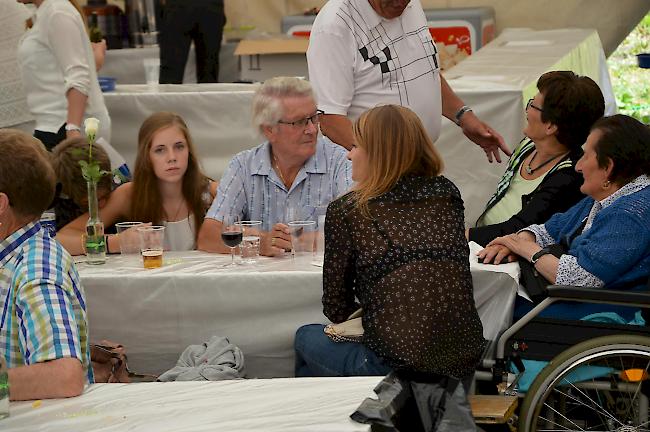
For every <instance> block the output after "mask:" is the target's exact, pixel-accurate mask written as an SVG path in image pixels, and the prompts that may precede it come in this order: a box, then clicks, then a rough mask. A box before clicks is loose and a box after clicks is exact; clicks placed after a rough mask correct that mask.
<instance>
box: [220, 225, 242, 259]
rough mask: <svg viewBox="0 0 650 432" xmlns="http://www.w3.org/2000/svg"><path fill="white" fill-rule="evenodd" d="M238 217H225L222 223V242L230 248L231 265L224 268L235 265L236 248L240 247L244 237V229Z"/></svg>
mask: <svg viewBox="0 0 650 432" xmlns="http://www.w3.org/2000/svg"><path fill="white" fill-rule="evenodd" d="M237 222H239V218H238V217H228V216H226V217H224V218H223V220H222V221H221V241H223V244H225V245H226V246H228V247H229V248H230V263H229V264H225V265H224V266H223V267H230V266H233V265H235V248H236V247H237V246H239V244H240V243H241V242H242V239H243V237H244V234H243V231H242V227H241V225H240V224H238V223H237Z"/></svg>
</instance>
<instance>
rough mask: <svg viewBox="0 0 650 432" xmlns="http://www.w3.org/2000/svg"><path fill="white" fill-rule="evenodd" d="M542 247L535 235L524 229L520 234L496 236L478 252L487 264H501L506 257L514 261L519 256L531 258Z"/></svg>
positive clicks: (509, 260)
mask: <svg viewBox="0 0 650 432" xmlns="http://www.w3.org/2000/svg"><path fill="white" fill-rule="evenodd" d="M540 249H541V247H540V246H539V245H538V244H537V243H536V242H535V236H534V235H533V234H532V233H530V232H528V231H522V232H520V233H519V234H510V235H507V236H503V237H497V238H495V239H494V240H492V241H491V242H490V243H488V245H487V246H486V248H485V249H483V250H482V251H480V252H479V253H478V257H479V259H481V258H482V259H483V263H485V264H490V263H493V264H500V263H501V262H502V261H503V259H504V258H507V261H508V262H513V261H516V260H517V257H518V256H520V257H523V258H525V259H527V260H529V259H530V257H531V256H533V254H534V253H536V252H537V251H539V250H540Z"/></svg>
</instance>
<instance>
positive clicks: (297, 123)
mask: <svg viewBox="0 0 650 432" xmlns="http://www.w3.org/2000/svg"><path fill="white" fill-rule="evenodd" d="M323 114H325V111H323V110H316V114H314V115H311V116H309V117H305V118H301V119H298V120H294V121H292V122H288V121H284V120H278V123H279V124H284V125H289V126H293V127H299V128H301V129H305V128H306V127H307V125H308V124H309V122H311V124H313V125H314V126H318V125H319V124H320V117H321V116H322V115H323Z"/></svg>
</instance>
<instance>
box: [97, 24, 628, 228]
mask: <svg viewBox="0 0 650 432" xmlns="http://www.w3.org/2000/svg"><path fill="white" fill-rule="evenodd" d="M553 69H570V70H573V71H575V72H576V73H578V74H582V75H588V76H590V77H591V78H593V79H594V80H595V81H596V82H598V83H599V84H600V86H601V88H602V90H603V93H604V94H605V101H606V107H607V109H606V112H607V113H608V114H613V113H614V112H615V110H616V108H615V107H616V105H615V100H614V96H613V91H612V88H611V83H610V81H609V73H608V71H607V63H606V60H605V56H604V53H603V49H602V46H601V44H600V40H599V38H598V33H597V32H596V31H595V30H590V29H563V30H546V31H534V30H529V29H506V30H504V31H503V33H502V34H501V35H500V36H499V37H498V38H496V39H495V40H494V41H492V42H490V43H489V44H487V45H485V46H484V47H483V48H482V49H481V50H479V51H478V52H476V53H475V54H472V55H471V56H470V57H468V58H467V59H465V60H464V61H462V62H461V63H459V64H458V65H456V66H454V67H453V68H451V69H449V70H448V71H447V72H446V73H445V77H446V78H447V80H448V81H449V83H450V84H451V86H452V88H454V90H455V91H456V92H457V93H458V94H459V95H460V97H462V98H463V100H464V101H465V102H466V103H467V104H468V105H469V106H471V107H472V108H473V109H474V111H475V112H476V113H477V114H478V115H479V117H480V118H481V119H482V120H484V121H486V122H487V123H488V124H490V125H491V126H492V127H493V128H494V129H495V130H496V131H498V132H499V133H500V134H501V135H503V137H504V139H505V140H506V142H507V144H508V145H509V146H510V147H511V148H513V147H515V146H516V145H517V144H518V143H519V141H520V140H521V138H522V137H523V135H522V129H523V127H524V124H525V116H524V106H525V103H526V101H527V100H528V98H530V97H532V96H533V95H534V94H535V92H536V88H535V83H536V82H537V79H538V78H539V76H540V75H541V74H542V73H544V72H546V71H549V70H553ZM256 88H257V87H256V86H255V85H248V86H246V85H241V86H239V87H236V88H233V87H229V86H228V85H225V84H224V85H222V86H221V87H219V86H217V87H210V86H209V85H208V86H207V87H195V86H189V87H186V86H185V85H179V86H172V87H165V86H162V87H161V91H160V93H150V92H147V91H146V89H145V87H143V86H142V87H141V86H118V89H117V92H115V93H106V94H105V100H106V105H107V107H108V110H109V112H110V115H111V118H112V120H113V130H112V137H113V138H112V139H113V143H112V144H113V146H114V147H115V148H116V149H117V150H118V151H119V152H120V153H122V155H123V156H125V158H126V160H127V162H129V164H131V166H133V162H134V160H135V146H136V144H135V143H136V139H137V135H138V129H139V128H140V124H141V123H142V121H143V120H144V119H145V118H146V117H147V116H148V115H149V114H151V113H153V112H155V111H158V110H171V111H176V112H178V113H179V114H181V115H182V116H183V117H184V118H185V120H186V121H187V122H188V123H189V125H190V129H191V131H192V134H193V137H194V141H195V142H196V144H197V147H198V149H199V155H200V156H201V158H202V160H203V166H204V168H205V171H206V173H207V174H208V175H210V176H211V177H213V178H215V179H219V178H220V177H221V174H223V171H224V169H225V168H226V167H227V161H228V160H229V159H230V158H232V156H233V155H234V154H235V153H236V152H238V151H241V150H244V149H248V148H251V147H253V146H255V145H257V144H259V143H260V142H262V138H261V137H260V136H259V135H258V134H257V132H256V131H254V130H253V129H252V127H251V121H250V103H251V99H252V96H253V92H254V91H255V90H256ZM436 148H437V149H438V150H439V151H440V153H441V155H442V157H443V159H444V161H445V171H444V174H445V175H446V176H447V177H449V178H450V179H451V180H452V181H453V182H454V183H455V184H456V185H457V186H458V187H459V189H460V191H461V194H462V196H463V200H464V201H465V222H466V225H467V226H470V225H473V224H474V222H475V221H476V219H477V218H478V216H479V215H480V214H481V212H482V211H483V208H484V206H485V203H486V202H487V201H488V199H489V198H490V196H491V195H492V193H494V190H495V187H496V183H497V182H498V180H499V178H500V177H501V175H502V174H503V171H504V170H505V164H504V163H502V164H488V163H487V161H486V158H485V154H484V153H483V151H482V150H480V149H479V148H478V146H476V145H474V144H472V143H470V142H469V141H468V140H467V139H466V138H465V137H464V136H463V135H462V133H461V132H460V130H459V128H458V127H457V126H456V125H455V124H453V123H452V122H450V121H448V120H446V119H443V125H442V130H441V133H440V138H439V139H438V141H437V142H436Z"/></svg>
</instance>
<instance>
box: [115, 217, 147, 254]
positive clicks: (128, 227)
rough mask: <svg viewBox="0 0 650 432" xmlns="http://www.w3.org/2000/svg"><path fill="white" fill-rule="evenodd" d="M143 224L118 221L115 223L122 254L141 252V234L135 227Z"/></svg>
mask: <svg viewBox="0 0 650 432" xmlns="http://www.w3.org/2000/svg"><path fill="white" fill-rule="evenodd" d="M142 225H143V223H142V222H118V223H116V224H115V229H116V230H117V238H118V240H119V241H120V253H121V254H122V255H131V254H137V253H138V252H140V236H139V234H138V232H137V231H136V230H135V229H136V228H138V227H140V226H142Z"/></svg>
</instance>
